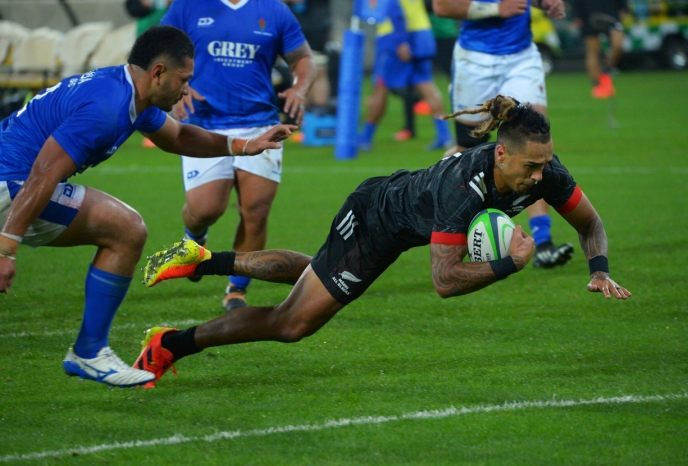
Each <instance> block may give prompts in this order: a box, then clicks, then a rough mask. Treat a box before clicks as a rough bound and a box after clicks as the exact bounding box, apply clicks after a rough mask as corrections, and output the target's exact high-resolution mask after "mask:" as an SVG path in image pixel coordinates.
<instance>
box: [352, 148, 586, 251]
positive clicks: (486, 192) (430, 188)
mask: <svg viewBox="0 0 688 466" xmlns="http://www.w3.org/2000/svg"><path fill="white" fill-rule="evenodd" d="M495 146H496V144H495V143H486V144H481V145H479V146H477V147H475V148H473V149H470V150H467V151H465V152H463V153H461V154H457V155H454V156H451V157H447V158H445V159H442V160H440V161H439V162H437V163H436V164H435V165H432V166H431V167H429V168H426V169H423V170H417V171H414V172H409V171H407V170H400V171H397V172H396V173H394V174H393V175H391V176H388V177H380V178H373V179H371V180H369V181H368V182H366V183H364V184H367V185H368V186H370V184H368V183H374V184H375V185H376V189H375V190H374V191H373V193H372V194H371V197H370V199H369V203H368V212H367V216H366V217H367V221H368V224H369V226H372V227H373V228H372V229H371V231H372V232H374V234H375V235H376V236H379V235H383V236H384V237H386V238H379V237H378V238H376V240H382V241H383V242H384V243H386V247H387V248H393V249H396V250H402V251H405V250H407V249H409V248H412V247H416V246H424V245H426V244H429V243H431V242H432V243H437V244H453V245H458V244H466V233H467V232H468V227H469V225H470V222H471V220H472V219H473V217H475V215H476V214H477V213H478V212H480V211H481V210H483V209H487V208H488V207H492V208H495V209H499V210H501V211H503V212H504V213H506V214H507V215H509V216H510V217H513V216H515V215H517V214H518V213H519V212H521V211H522V210H523V209H525V208H526V207H527V206H529V205H531V204H533V203H535V201H537V200H538V199H544V200H545V201H546V202H547V203H548V204H549V205H551V206H552V207H554V208H555V209H557V211H558V212H559V213H561V214H565V213H568V212H570V211H571V210H573V209H574V208H575V207H576V206H577V205H578V203H579V202H580V199H581V197H582V195H583V194H582V192H581V190H580V189H579V188H578V187H577V186H576V183H575V181H574V180H573V177H572V176H571V174H570V173H569V172H568V170H566V167H564V165H562V163H561V162H560V161H559V158H558V157H557V156H556V155H554V156H553V158H552V161H551V162H550V163H548V164H547V166H546V167H545V169H544V171H543V174H542V180H541V181H540V182H538V183H537V184H536V185H534V186H533V187H531V188H529V189H527V190H526V191H525V192H523V193H519V194H517V193H515V192H513V191H512V192H510V193H509V194H507V195H506V196H504V197H500V196H499V194H498V193H497V189H496V188H495V183H494V150H495ZM381 246H382V245H381Z"/></svg>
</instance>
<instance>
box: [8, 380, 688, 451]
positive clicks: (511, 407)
mask: <svg viewBox="0 0 688 466" xmlns="http://www.w3.org/2000/svg"><path fill="white" fill-rule="evenodd" d="M685 398H688V393H678V394H673V393H670V394H667V395H651V396H636V395H628V396H617V397H611V398H593V399H590V400H578V401H575V400H556V399H552V400H548V401H512V402H505V403H504V404H502V405H487V406H486V405H478V406H472V407H463V406H462V407H460V408H455V407H453V406H451V407H449V408H445V409H440V410H433V411H417V412H415V413H406V414H401V415H398V416H397V415H391V416H364V417H355V418H350V419H332V420H329V421H324V422H321V423H318V424H301V425H295V426H292V425H287V426H278V427H268V428H267V429H251V430H244V431H242V430H234V431H226V432H215V433H214V434H209V435H203V436H196V437H187V436H185V435H183V434H174V435H172V436H171V437H165V438H157V439H150V440H136V441H131V442H113V443H104V444H101V445H94V446H91V447H86V446H75V447H72V448H70V449H64V450H53V451H40V452H35V453H24V454H14V455H6V456H0V462H3V463H4V462H8V461H20V460H36V459H41V458H48V457H60V456H72V455H87V454H91V453H98V452H102V451H111V450H121V449H130V448H145V447H152V446H157V445H179V444H182V443H191V442H217V441H219V440H233V439H236V438H243V437H264V436H267V435H273V434H287V433H291V432H313V431H320V430H326V429H335V428H338V427H349V426H359V425H370V424H385V423H387V422H398V421H407V420H419V419H420V420H423V419H443V418H447V417H455V416H461V415H464V414H476V413H491V412H493V411H496V412H500V411H517V410H522V409H533V408H569V407H575V406H588V405H619V404H626V403H649V402H658V401H672V400H681V399H685Z"/></svg>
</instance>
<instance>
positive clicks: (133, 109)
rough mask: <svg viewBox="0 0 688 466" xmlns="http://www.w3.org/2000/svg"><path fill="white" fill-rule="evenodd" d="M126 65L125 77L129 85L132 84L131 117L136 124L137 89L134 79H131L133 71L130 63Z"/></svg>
mask: <svg viewBox="0 0 688 466" xmlns="http://www.w3.org/2000/svg"><path fill="white" fill-rule="evenodd" d="M123 66H124V77H125V78H127V81H128V82H129V85H130V86H131V102H129V119H131V123H132V124H134V122H135V121H136V116H137V115H136V89H135V88H134V80H133V79H131V73H129V65H123Z"/></svg>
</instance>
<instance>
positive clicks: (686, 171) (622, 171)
mask: <svg viewBox="0 0 688 466" xmlns="http://www.w3.org/2000/svg"><path fill="white" fill-rule="evenodd" d="M403 168H406V169H408V170H418V169H422V168H426V166H418V167H403ZM568 169H569V171H570V172H571V173H572V174H573V176H574V177H575V176H577V175H604V176H608V175H652V174H662V175H688V167H667V168H661V167H599V168H596V167H580V168H575V167H568ZM396 170H397V169H396V168H395V167H352V166H346V165H343V166H339V167H308V166H289V165H285V166H284V168H283V171H284V173H285V174H287V175H291V174H323V173H327V174H334V175H340V174H344V175H346V174H350V175H361V174H362V175H385V174H387V175H391V174H392V173H393V172H395V171H396ZM88 173H89V174H93V175H96V176H97V175H98V174H101V175H128V174H132V173H180V174H181V166H172V165H128V166H125V167H116V166H107V165H104V166H101V167H98V169H96V170H90V171H89V172H88Z"/></svg>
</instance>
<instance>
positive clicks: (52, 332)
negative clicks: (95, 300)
mask: <svg viewBox="0 0 688 466" xmlns="http://www.w3.org/2000/svg"><path fill="white" fill-rule="evenodd" d="M203 322H205V321H203V320H191V319H190V320H181V321H178V322H172V323H160V322H158V323H156V324H154V325H146V324H134V323H130V324H122V325H115V326H113V327H112V330H111V331H110V333H112V332H113V331H115V332H116V331H119V330H132V329H134V330H141V332H142V333H143V331H145V330H146V329H148V328H150V327H156V326H157V327H159V326H165V327H177V328H179V327H187V326H190V325H200V324H202V323H203ZM78 331H79V329H78V327H74V328H70V329H64V330H46V331H44V332H17V333H0V339H2V338H26V337H53V336H56V335H76V334H77V333H78Z"/></svg>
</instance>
